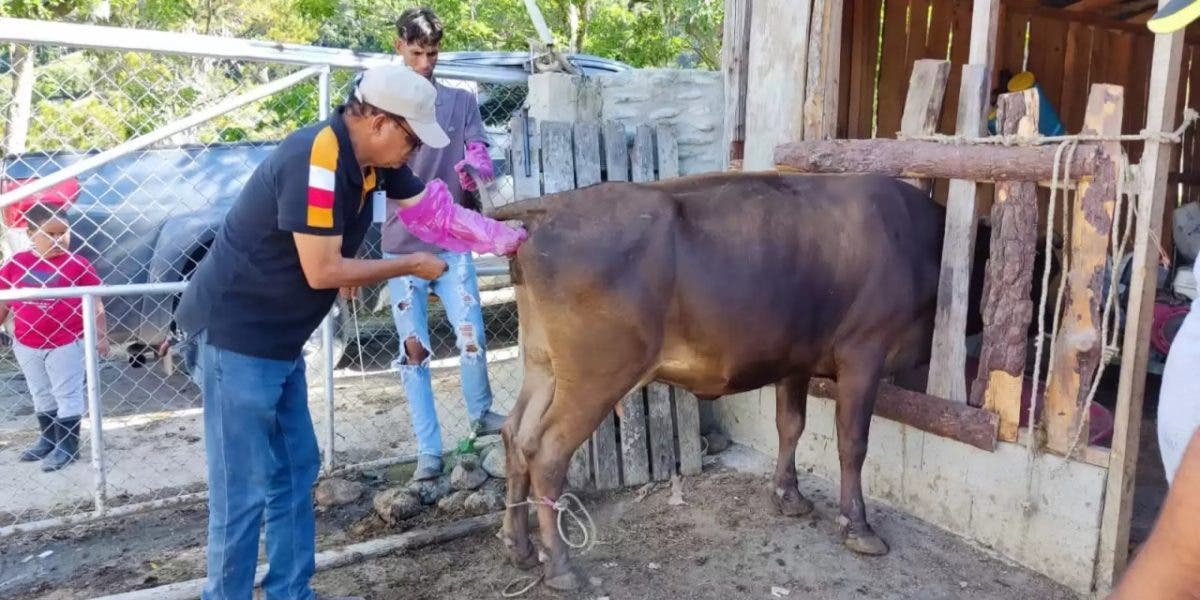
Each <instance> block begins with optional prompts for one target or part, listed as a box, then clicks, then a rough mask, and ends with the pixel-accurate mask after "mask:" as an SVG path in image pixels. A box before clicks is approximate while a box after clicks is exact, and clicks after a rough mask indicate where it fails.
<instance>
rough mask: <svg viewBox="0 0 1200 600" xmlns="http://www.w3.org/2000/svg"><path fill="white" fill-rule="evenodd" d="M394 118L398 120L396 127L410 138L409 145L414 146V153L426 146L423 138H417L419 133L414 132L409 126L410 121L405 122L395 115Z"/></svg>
mask: <svg viewBox="0 0 1200 600" xmlns="http://www.w3.org/2000/svg"><path fill="white" fill-rule="evenodd" d="M392 118H394V119H395V120H396V125H397V126H399V127H400V129H402V130H403V131H404V134H405V135H407V136H408V143H409V144H411V145H412V149H413V151H414V152H415V151H416V150H417V149H419V148H420V147H421V146H423V145H425V142H422V141H421V138H420V137H419V136H417V132H415V131H413V130H412V129H411V128H410V127H409V126H408V121H405V120H404V119H403V118H402V117H397V116H395V115H393V116H392Z"/></svg>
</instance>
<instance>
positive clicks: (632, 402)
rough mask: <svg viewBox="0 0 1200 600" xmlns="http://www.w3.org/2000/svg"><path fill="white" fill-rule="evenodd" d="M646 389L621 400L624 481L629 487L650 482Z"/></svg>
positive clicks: (630, 393) (636, 391)
mask: <svg viewBox="0 0 1200 600" xmlns="http://www.w3.org/2000/svg"><path fill="white" fill-rule="evenodd" d="M645 389H646V388H644V387H643V388H638V389H636V390H633V391H632V392H629V394H628V395H626V396H625V397H624V398H622V399H621V459H622V460H621V465H622V481H623V482H624V484H625V485H627V486H630V485H641V484H643V483H647V482H649V481H650V458H649V456H648V454H647V451H648V449H649V446H648V445H647V441H646V400H645Z"/></svg>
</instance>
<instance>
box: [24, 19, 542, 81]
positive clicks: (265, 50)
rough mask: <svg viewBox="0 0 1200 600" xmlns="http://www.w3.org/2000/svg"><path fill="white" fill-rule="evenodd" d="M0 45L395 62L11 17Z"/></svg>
mask: <svg viewBox="0 0 1200 600" xmlns="http://www.w3.org/2000/svg"><path fill="white" fill-rule="evenodd" d="M0 42H5V43H14V44H28V45H38V46H67V47H71V48H90V49H95V50H119V51H125V52H151V53H155V54H173V55H177V56H196V57H201V58H222V59H227V60H247V61H255V62H272V63H282V64H294V65H308V66H319V65H328V66H330V67H334V68H339V69H366V68H370V67H373V66H376V65H380V64H385V63H390V62H394V61H397V60H399V58H398V57H397V56H395V55H392V54H382V53H375V52H355V51H353V50H344V49H340V48H325V47H321V46H306V45H303V44H284V43H280V42H268V41H258V40H246V39H239V38H231V37H221V36H216V35H201V34H195V33H176V32H170V31H156V30H152V29H133V28H128V27H110V26H104V25H88V24H83V23H62V22H54V21H39V20H35V19H13V18H0ZM434 74H436V75H437V76H438V77H442V78H444V79H467V80H471V81H478V82H480V83H498V84H518V83H525V82H526V81H527V80H528V74H527V73H526V72H525V71H523V70H518V69H511V68H502V67H493V66H485V65H456V64H452V63H445V62H443V63H441V64H439V65H438V66H437V68H435V69H434Z"/></svg>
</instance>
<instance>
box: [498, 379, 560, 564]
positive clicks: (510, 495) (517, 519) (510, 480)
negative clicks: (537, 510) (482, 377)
mask: <svg viewBox="0 0 1200 600" xmlns="http://www.w3.org/2000/svg"><path fill="white" fill-rule="evenodd" d="M553 398H554V376H553V374H552V373H551V372H550V369H549V365H546V364H541V363H537V362H535V361H531V360H526V361H525V374H524V377H523V379H522V382H521V392H520V393H519V394H518V395H517V403H516V406H514V407H513V410H512V412H511V413H510V414H509V416H508V419H507V420H505V422H504V427H503V428H502V429H501V430H500V435H501V437H502V438H503V440H504V451H505V460H506V464H505V471H506V482H507V500H508V507H509V508H508V510H507V511H505V513H504V533H503V535H504V544H505V546H507V548H508V556H509V559H510V560H511V561H512V562H513V564H515V565H516V566H517V567H519V568H522V569H532V568H533V567H536V566H538V564H539V563H538V557H537V550H536V549H534V547H533V544H532V543H531V542H530V539H529V509H528V506H526V505H525V504H524V502H525V501H526V500H527V499H528V498H529V463H528V461H527V458H526V456H525V455H524V453H522V452H521V448H520V446H519V444H518V442H517V438H518V431H520V427H521V421H522V419H524V418H525V417H526V416H528V417H529V418H531V419H534V420H535V421H536V420H537V419H539V418H540V416H541V413H543V412H544V411H545V410H546V407H547V406H549V404H550V401H551V400H552V399H553Z"/></svg>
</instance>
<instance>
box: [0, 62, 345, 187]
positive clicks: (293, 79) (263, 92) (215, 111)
mask: <svg viewBox="0 0 1200 600" xmlns="http://www.w3.org/2000/svg"><path fill="white" fill-rule="evenodd" d="M327 70H328V69H327V68H326V67H308V68H306V69H301V70H300V71H297V72H295V73H292V74H291V75H288V76H287V77H281V78H279V79H276V80H275V81H272V82H271V83H268V84H264V85H260V86H258V87H256V88H254V89H252V90H250V91H248V92H245V93H242V94H238V95H237V96H234V97H232V98H229V99H226V100H224V101H223V102H219V103H217V104H214V105H212V106H210V107H208V108H206V109H204V110H201V111H199V112H195V113H192V114H190V115H188V116H186V117H184V118H182V119H180V120H178V121H175V122H173V123H170V124H167V125H163V126H162V127H159V128H158V129H155V130H154V131H151V132H150V133H147V134H145V135H139V136H138V137H135V138H133V139H131V140H127V141H125V142H122V143H120V144H118V145H116V146H114V147H113V148H111V149H109V150H105V151H104V152H101V153H99V154H96V155H94V156H89V157H87V158H85V159H83V160H81V161H79V162H77V163H74V164H72V165H69V166H66V167H63V168H62V169H59V170H57V171H55V172H53V173H51V174H49V175H47V176H45V177H41V178H39V179H36V180H34V181H32V182H30V183H26V184H25V185H22V186H21V187H19V188H16V189H13V190H10V191H8V192H5V193H3V194H0V208H3V207H5V206H8V205H10V204H13V203H15V202H17V201H18V200H20V199H22V198H25V197H27V196H30V195H32V194H36V193H38V192H41V191H43V190H48V189H50V188H52V187H54V186H56V185H58V184H60V183H62V182H64V181H66V180H68V179H70V178H72V177H75V176H76V175H79V174H81V173H85V172H87V171H90V170H92V169H95V168H97V167H99V166H101V165H104V164H105V163H108V162H111V161H113V160H116V159H118V158H120V157H122V156H125V155H127V154H132V153H134V152H137V151H138V150H141V149H142V148H145V147H147V146H150V145H151V144H154V143H156V142H159V141H162V140H165V139H167V138H169V137H171V136H173V135H175V134H177V133H180V132H182V131H187V130H188V129H191V128H192V127H195V126H197V125H200V124H202V123H206V122H208V121H211V120H213V119H215V118H217V117H220V116H221V115H224V114H226V113H228V112H230V111H233V110H235V109H238V108H241V107H243V106H246V105H247V104H251V103H253V102H257V101H259V100H262V99H263V98H266V97H267V96H271V95H273V94H277V93H279V92H281V91H283V90H286V89H288V88H290V87H292V86H293V85H296V84H297V83H300V82H301V81H304V80H305V79H308V78H310V77H315V76H318V75H320V74H321V73H322V72H323V71H327Z"/></svg>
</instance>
